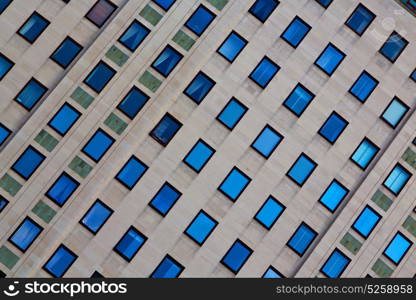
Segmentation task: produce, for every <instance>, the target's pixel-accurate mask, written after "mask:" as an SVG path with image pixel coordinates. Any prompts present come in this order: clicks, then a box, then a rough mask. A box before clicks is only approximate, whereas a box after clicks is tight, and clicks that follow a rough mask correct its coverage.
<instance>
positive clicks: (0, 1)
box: [0, 0, 13, 14]
mask: <svg viewBox="0 0 416 300" xmlns="http://www.w3.org/2000/svg"><path fill="white" fill-rule="evenodd" d="M12 1H13V0H0V14H2V13H3V12H4V11H5V10H6V8H7V7H8V6H9V5H10V3H12Z"/></svg>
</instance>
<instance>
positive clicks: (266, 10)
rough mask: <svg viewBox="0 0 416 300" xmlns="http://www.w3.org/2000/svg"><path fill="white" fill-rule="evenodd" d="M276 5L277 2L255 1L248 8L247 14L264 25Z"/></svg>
mask: <svg viewBox="0 0 416 300" xmlns="http://www.w3.org/2000/svg"><path fill="white" fill-rule="evenodd" d="M278 5H279V1H277V0H257V1H256V2H254V4H253V6H252V7H251V8H250V10H249V13H251V14H252V15H253V16H255V17H256V18H257V19H259V20H260V21H261V22H263V23H264V22H265V21H266V20H267V19H268V18H269V16H270V15H271V14H272V13H273V11H274V10H275V9H276V7H277V6H278Z"/></svg>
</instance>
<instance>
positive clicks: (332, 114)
mask: <svg viewBox="0 0 416 300" xmlns="http://www.w3.org/2000/svg"><path fill="white" fill-rule="evenodd" d="M334 115H335V116H336V117H338V119H340V120H341V121H343V122H344V123H345V126H344V128H342V130H341V131H340V132H339V134H338V136H337V137H336V138H335V140H334V141H333V142H332V141H330V140H329V139H328V138H327V137H326V136H324V135H323V134H321V130H322V129H323V128H324V127H325V125H327V123H328V121H329V120H330V119H331V117H332V116H334ZM349 124H350V123H349V122H348V121H347V120H346V119H344V117H342V116H341V115H340V114H339V113H337V112H336V111H335V110H334V111H332V112H331V114H330V115H329V116H328V118H327V119H326V120H325V122H324V123H323V124H322V126H321V127H320V128H319V130H318V131H317V133H318V135H319V136H321V137H322V138H323V139H324V140H326V141H327V142H328V143H330V144H331V145H335V143H336V142H337V140H338V139H339V137H340V136H341V135H342V134H343V132H344V131H345V129H347V127H348V125H349Z"/></svg>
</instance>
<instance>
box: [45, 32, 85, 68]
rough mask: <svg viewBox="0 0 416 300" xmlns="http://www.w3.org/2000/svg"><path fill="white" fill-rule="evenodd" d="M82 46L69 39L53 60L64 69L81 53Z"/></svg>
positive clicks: (63, 43)
mask: <svg viewBox="0 0 416 300" xmlns="http://www.w3.org/2000/svg"><path fill="white" fill-rule="evenodd" d="M81 50H82V46H81V45H80V44H78V43H77V42H75V41H74V40H73V39H71V38H70V37H67V38H66V39H65V40H64V41H63V42H62V44H61V45H59V47H58V48H57V49H56V50H55V52H54V53H53V54H52V55H51V59H52V60H53V61H55V62H56V63H57V64H58V65H60V66H61V67H63V68H66V67H68V66H69V65H70V64H71V62H72V61H73V60H74V59H75V57H76V56H77V55H78V54H79V53H80V52H81Z"/></svg>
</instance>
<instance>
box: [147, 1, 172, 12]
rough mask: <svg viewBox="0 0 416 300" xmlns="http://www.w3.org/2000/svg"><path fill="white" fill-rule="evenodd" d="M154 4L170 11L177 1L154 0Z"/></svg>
mask: <svg viewBox="0 0 416 300" xmlns="http://www.w3.org/2000/svg"><path fill="white" fill-rule="evenodd" d="M152 1H153V2H155V3H157V4H158V5H159V6H160V7H162V8H164V9H165V10H168V9H169V8H170V7H171V6H172V4H173V3H175V1H176V0H152Z"/></svg>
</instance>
